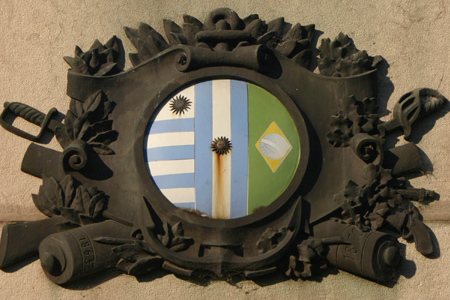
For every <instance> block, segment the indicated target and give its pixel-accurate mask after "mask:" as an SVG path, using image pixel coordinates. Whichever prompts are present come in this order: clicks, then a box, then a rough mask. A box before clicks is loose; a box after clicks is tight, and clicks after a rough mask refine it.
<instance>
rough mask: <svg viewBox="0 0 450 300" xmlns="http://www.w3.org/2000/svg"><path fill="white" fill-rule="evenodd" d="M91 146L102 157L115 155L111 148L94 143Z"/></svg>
mask: <svg viewBox="0 0 450 300" xmlns="http://www.w3.org/2000/svg"><path fill="white" fill-rule="evenodd" d="M90 146H91V147H92V148H93V149H94V150H95V152H97V153H98V154H101V155H112V154H114V153H115V152H114V151H113V150H112V149H111V148H109V147H108V146H105V145H103V144H101V143H92V144H90Z"/></svg>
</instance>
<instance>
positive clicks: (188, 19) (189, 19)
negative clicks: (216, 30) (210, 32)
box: [183, 15, 205, 30]
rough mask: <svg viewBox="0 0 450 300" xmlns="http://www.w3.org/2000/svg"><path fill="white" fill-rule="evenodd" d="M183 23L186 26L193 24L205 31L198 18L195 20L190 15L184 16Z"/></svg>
mask: <svg viewBox="0 0 450 300" xmlns="http://www.w3.org/2000/svg"><path fill="white" fill-rule="evenodd" d="M183 22H184V23H186V24H191V25H194V26H196V27H198V28H199V29H200V30H205V26H204V25H203V23H202V22H201V21H199V20H198V19H197V18H194V17H193V16H190V15H183Z"/></svg>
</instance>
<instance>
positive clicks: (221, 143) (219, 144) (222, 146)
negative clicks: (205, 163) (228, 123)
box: [211, 136, 232, 155]
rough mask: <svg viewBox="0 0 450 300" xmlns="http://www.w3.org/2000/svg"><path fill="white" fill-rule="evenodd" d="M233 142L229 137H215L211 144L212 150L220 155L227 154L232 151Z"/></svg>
mask: <svg viewBox="0 0 450 300" xmlns="http://www.w3.org/2000/svg"><path fill="white" fill-rule="evenodd" d="M231 147H232V146H231V142H230V140H229V139H228V138H227V137H224V136H222V137H220V138H215V139H214V140H213V142H212V144H211V149H212V151H214V152H216V153H217V154H219V155H224V154H227V153H228V152H230V151H231Z"/></svg>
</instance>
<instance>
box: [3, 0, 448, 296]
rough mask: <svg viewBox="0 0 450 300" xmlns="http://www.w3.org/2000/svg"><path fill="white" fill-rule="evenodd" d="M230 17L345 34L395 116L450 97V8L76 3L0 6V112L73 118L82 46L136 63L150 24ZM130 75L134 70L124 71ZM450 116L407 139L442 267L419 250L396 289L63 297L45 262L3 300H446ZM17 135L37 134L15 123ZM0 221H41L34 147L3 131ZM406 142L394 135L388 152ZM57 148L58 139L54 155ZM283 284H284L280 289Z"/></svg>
mask: <svg viewBox="0 0 450 300" xmlns="http://www.w3.org/2000/svg"><path fill="white" fill-rule="evenodd" d="M225 5H226V6H227V7H230V8H232V9H234V10H235V11H236V12H237V13H238V14H239V15H240V16H241V17H245V16H247V15H249V14H251V13H257V14H259V15H260V17H261V18H262V19H264V20H266V21H270V20H272V19H275V18H277V17H280V16H283V17H285V20H286V21H287V22H290V23H296V22H300V23H301V24H302V25H307V24H310V23H314V24H316V28H317V29H318V30H319V31H320V33H321V35H320V37H319V43H320V39H321V38H327V37H329V38H331V39H333V38H334V37H335V36H337V35H338V33H339V32H341V31H342V32H344V33H345V34H348V35H349V36H350V37H351V38H352V39H353V40H354V42H355V44H356V46H357V47H358V49H365V50H367V52H368V53H369V55H372V56H374V55H382V56H383V57H384V58H385V59H386V61H387V62H388V64H389V68H388V69H387V72H388V73H387V78H385V79H384V80H383V81H382V82H381V87H380V93H379V98H380V102H381V113H382V115H384V116H385V118H389V116H387V115H388V113H389V112H390V111H391V110H392V109H393V106H394V104H395V102H396V101H397V100H398V99H399V98H400V96H402V95H403V94H404V93H406V92H408V91H410V90H412V89H414V88H417V87H429V88H434V89H438V90H439V91H440V92H441V93H442V94H444V95H445V96H447V97H450V73H449V71H448V70H449V67H450V55H449V54H450V53H449V50H448V45H449V44H450V2H448V1H447V0H430V1H426V2H423V1H413V0H402V1H388V0H380V1H352V0H340V1H334V0H333V1H330V0H327V1H325V0H316V1H294V2H292V1H284V2H283V1H259V0H253V1H237V0H231V1H227V2H226V3H224V2H223V1H218V0H210V1H205V2H203V3H201V4H200V3H199V2H198V1H192V0H184V1H160V0H153V1H140V0H128V1H125V0H124V1H119V0H118V1H107V0H97V1H90V0H85V1H74V0H66V1H60V0H32V1H31V0H30V1H23V0H21V1H17V0H2V2H1V5H0V15H1V18H0V30H1V32H2V34H1V35H0V66H1V68H0V102H4V101H19V102H24V103H27V104H30V105H32V106H34V107H36V108H38V109H39V110H41V111H43V112H47V111H48V110H49V109H50V108H51V107H56V108H57V109H58V110H59V111H61V112H65V111H66V110H67V108H68V103H69V98H68V97H67V96H66V95H65V90H66V84H67V80H66V74H67V69H68V65H67V64H66V63H65V62H64V61H63V59H62V57H63V56H71V55H73V51H74V48H75V45H79V46H80V47H81V48H82V49H83V50H86V49H88V48H89V47H90V45H91V44H92V42H93V41H94V40H95V39H97V38H98V39H99V40H100V41H102V42H106V41H107V40H108V39H109V38H110V37H112V36H113V35H117V36H118V37H119V38H120V39H121V40H122V42H123V46H124V49H125V51H126V53H131V52H135V49H134V48H133V46H132V44H131V43H130V42H129V41H128V40H127V38H126V36H125V33H124V32H123V29H122V27H123V26H129V27H137V26H138V24H139V22H146V23H149V24H151V25H152V26H153V27H154V28H155V29H157V30H158V31H160V32H162V31H163V30H162V19H163V18H169V19H172V20H174V21H176V22H178V23H181V22H182V15H183V14H184V13H187V14H190V15H192V16H195V17H197V18H198V19H200V20H203V19H204V18H205V17H206V15H207V14H208V13H209V12H210V11H211V10H212V9H214V8H217V7H222V6H225ZM129 67H131V64H130V63H129V61H127V64H126V68H129ZM384 70H385V71H386V68H384ZM449 110H450V105H449V104H447V105H446V106H445V108H444V110H443V111H442V112H440V113H437V114H436V115H435V117H431V118H429V119H426V120H422V121H419V122H418V123H417V124H416V126H414V127H413V128H414V132H413V134H412V136H411V140H412V141H413V142H415V143H417V144H418V146H419V147H420V148H421V149H422V150H423V155H424V160H425V163H426V172H427V173H426V175H425V176H421V177H420V176H419V177H415V178H412V179H411V184H412V185H413V186H415V187H424V188H427V189H434V190H435V191H436V192H437V193H438V194H439V195H440V200H439V201H435V202H433V203H431V204H429V205H428V206H424V207H420V209H421V211H422V213H423V215H424V218H425V221H428V224H429V226H430V227H431V228H432V230H433V231H434V233H435V235H436V237H437V239H438V241H439V244H440V258H439V259H427V258H424V257H423V256H421V255H420V254H419V253H417V252H416V251H415V249H414V246H413V245H412V244H408V246H407V247H406V257H407V261H406V262H405V263H404V265H403V267H402V275H401V276H400V279H399V281H398V283H397V284H396V285H394V286H389V287H386V286H382V285H378V284H376V283H373V282H370V281H367V280H365V279H362V278H358V277H356V276H353V275H351V274H347V273H345V272H339V274H338V275H334V274H333V273H336V272H331V274H329V275H328V276H326V277H324V278H323V279H321V281H322V282H320V283H318V282H314V281H293V280H286V279H285V278H282V277H280V278H275V280H272V279H270V278H264V279H261V280H259V281H257V282H253V281H239V282H235V283H234V284H229V283H226V282H213V283H211V284H209V285H208V286H206V287H205V286H201V285H199V284H196V283H191V282H187V281H183V280H180V279H178V278H176V277H175V276H173V275H168V274H166V273H164V272H157V273H156V274H154V275H149V276H147V277H143V278H140V279H139V280H136V279H135V278H133V277H129V276H124V275H119V274H118V273H114V272H113V273H111V274H101V275H100V276H98V277H91V278H88V279H85V280H82V281H80V282H78V283H74V284H71V285H68V286H66V287H65V288H61V287H58V286H56V285H55V284H53V283H51V282H50V281H49V280H47V278H46V277H45V275H44V274H43V272H42V271H41V268H40V265H39V262H38V261H34V262H32V263H31V264H29V265H27V266H25V267H23V268H21V269H19V270H18V271H16V272H13V273H9V272H3V271H0V292H1V295H2V298H3V299H37V298H42V299H52V298H58V299H60V298H63V299H80V298H83V297H85V298H100V299H101V298H108V299H116V298H120V297H123V298H125V299H130V298H137V299H140V298H149V297H150V298H152V299H196V298H198V297H199V296H201V297H202V298H205V299H210V298H218V297H220V298H221V299H244V298H245V299H286V298H299V297H301V298H305V299H306V298H314V299H325V298H326V299H330V298H336V297H343V298H345V299H360V298H379V299H381V298H384V299H411V298H413V297H414V298H416V299H446V298H448V297H449V296H450V287H449V285H448V279H447V278H448V276H449V269H450V261H449V257H448V255H449V253H450V252H449V250H450V249H449V248H450V237H449V235H448V231H449V230H450V224H449V223H448V221H449V220H450V185H449V184H448V182H450V158H449V157H448V154H449V150H448V147H449V145H450V134H448V128H450V114H449V113H448V111H449ZM17 125H18V126H21V127H22V128H29V129H34V130H36V128H35V127H33V126H31V125H29V124H26V123H22V122H20V123H19V122H18V123H17ZM0 140H1V141H2V143H1V144H0V156H1V159H0V169H1V170H2V175H1V182H0V221H3V222H5V221H21V220H35V219H39V218H42V215H41V214H40V213H39V212H38V211H37V209H36V208H35V207H34V205H33V203H32V200H31V197H30V194H31V193H36V192H37V191H38V188H39V185H40V183H41V180H40V179H36V178H33V177H32V176H29V175H27V174H24V173H22V172H20V164H21V160H22V157H23V154H24V153H25V150H26V148H27V147H28V145H29V142H28V141H26V140H24V139H21V138H19V137H16V136H14V135H12V134H10V133H8V132H6V131H5V130H0ZM402 143H404V140H403V137H402V136H401V135H400V136H395V137H393V138H391V139H390V140H389V141H388V144H389V145H391V146H394V145H395V144H402ZM47 146H48V147H52V148H55V149H59V148H58V147H59V146H58V144H57V142H56V141H55V140H52V141H50V143H49V144H48V145H47ZM275 282H277V283H275Z"/></svg>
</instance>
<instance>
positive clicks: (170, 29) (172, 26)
mask: <svg viewBox="0 0 450 300" xmlns="http://www.w3.org/2000/svg"><path fill="white" fill-rule="evenodd" d="M163 23H164V31H165V33H166V37H167V39H168V41H169V43H170V44H171V45H177V44H187V40H186V37H185V36H184V35H183V29H181V27H180V26H178V25H177V24H176V23H175V22H174V21H172V20H168V19H164V20H163Z"/></svg>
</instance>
